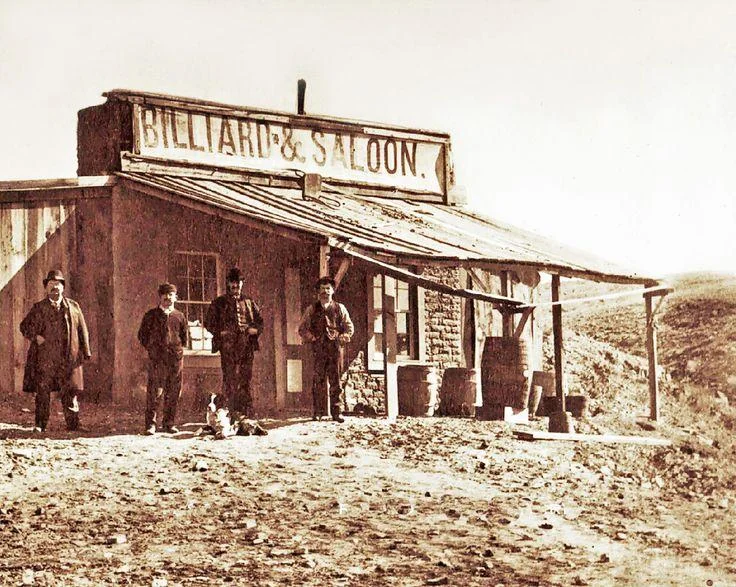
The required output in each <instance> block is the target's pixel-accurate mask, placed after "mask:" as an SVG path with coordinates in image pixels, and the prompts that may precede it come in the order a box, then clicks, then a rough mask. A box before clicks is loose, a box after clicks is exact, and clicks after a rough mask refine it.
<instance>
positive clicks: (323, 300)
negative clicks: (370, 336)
mask: <svg viewBox="0 0 736 587" xmlns="http://www.w3.org/2000/svg"><path fill="white" fill-rule="evenodd" d="M316 289H317V301H315V302H314V303H313V304H311V305H310V306H309V307H308V308H307V309H306V311H305V312H304V315H303V316H302V320H301V323H300V324H299V336H301V337H302V340H303V341H305V342H309V343H311V344H312V351H313V353H314V379H313V380H312V405H313V413H312V419H314V420H317V419H319V418H321V417H322V416H323V415H326V414H327V384H328V383H329V386H330V411H331V413H332V419H333V420H335V421H336V422H343V421H344V420H343V417H342V411H343V401H344V400H343V397H342V387H341V385H340V375H341V373H340V371H341V369H342V354H343V346H344V345H345V344H346V343H348V342H350V339H351V338H352V336H353V332H354V327H353V322H352V321H351V320H350V314H348V311H347V309H346V308H345V306H343V305H342V304H341V303H340V302H337V301H335V300H333V299H332V296H333V294H334V293H335V280H334V279H332V277H321V278H320V279H319V281H317V284H316Z"/></svg>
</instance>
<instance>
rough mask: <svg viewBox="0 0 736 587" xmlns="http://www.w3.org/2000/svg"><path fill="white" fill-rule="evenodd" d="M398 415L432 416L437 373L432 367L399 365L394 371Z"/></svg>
mask: <svg viewBox="0 0 736 587" xmlns="http://www.w3.org/2000/svg"><path fill="white" fill-rule="evenodd" d="M396 379H397V387H398V394H399V415H401V416H432V415H434V410H435V408H436V407H437V373H436V371H435V368H434V365H426V364H421V363H419V364H408V365H399V367H398V369H397V371H396Z"/></svg>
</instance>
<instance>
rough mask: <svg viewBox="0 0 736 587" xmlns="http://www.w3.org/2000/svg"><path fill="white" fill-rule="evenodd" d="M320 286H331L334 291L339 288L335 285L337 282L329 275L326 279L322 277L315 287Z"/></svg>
mask: <svg viewBox="0 0 736 587" xmlns="http://www.w3.org/2000/svg"><path fill="white" fill-rule="evenodd" d="M320 285H331V286H332V289H335V288H336V287H337V284H336V283H335V280H334V279H332V277H330V276H329V275H325V276H324V277H320V278H319V279H318V280H317V283H316V284H315V287H319V286H320Z"/></svg>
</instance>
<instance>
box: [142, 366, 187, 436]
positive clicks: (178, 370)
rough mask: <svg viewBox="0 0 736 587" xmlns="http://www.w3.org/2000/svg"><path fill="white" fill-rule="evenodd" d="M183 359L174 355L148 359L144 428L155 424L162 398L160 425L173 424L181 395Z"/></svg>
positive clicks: (167, 425)
mask: <svg viewBox="0 0 736 587" xmlns="http://www.w3.org/2000/svg"><path fill="white" fill-rule="evenodd" d="M183 370H184V361H183V360H182V359H178V358H176V357H165V358H161V359H149V360H148V383H147V385H146V428H148V427H150V426H151V425H155V424H156V420H157V419H158V415H157V414H158V412H159V410H160V409H161V400H162V399H163V404H164V406H163V408H164V409H163V416H162V421H161V425H162V426H163V427H164V428H169V427H171V426H173V425H174V420H175V419H176V408H177V405H178V404H179V397H180V396H181V381H182V372H183Z"/></svg>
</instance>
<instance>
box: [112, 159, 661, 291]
mask: <svg viewBox="0 0 736 587" xmlns="http://www.w3.org/2000/svg"><path fill="white" fill-rule="evenodd" d="M118 175H119V176H120V177H123V178H126V179H129V180H132V181H134V182H139V183H141V184H145V185H147V186H149V187H153V188H156V189H160V190H164V191H166V192H169V193H174V194H178V195H179V196H181V197H184V198H189V199H193V200H196V201H198V202H200V203H205V204H208V205H211V206H215V207H217V208H221V209H225V210H229V211H231V212H236V213H238V214H242V215H244V216H247V217H249V218H251V219H255V220H258V221H262V222H264V223H268V224H272V225H276V226H281V227H284V228H287V229H291V230H295V231H299V232H302V233H308V234H310V235H314V236H319V237H323V238H325V239H326V240H327V241H329V242H331V243H332V244H335V245H339V246H341V247H343V248H344V247H345V246H349V247H354V248H356V249H359V250H361V251H364V252H367V253H369V254H371V253H372V254H388V255H391V256H394V257H397V258H399V259H402V260H405V261H406V260H410V259H416V260H421V259H424V260H429V259H432V260H450V261H451V260H456V261H458V262H460V263H465V264H467V265H470V264H473V262H476V263H490V264H498V265H508V266H518V265H523V266H527V267H532V268H536V269H538V270H542V271H551V272H559V273H561V274H562V275H568V276H574V277H587V278H589V279H597V280H601V281H619V282H631V283H648V282H651V281H656V280H654V279H652V278H650V277H645V276H641V275H637V274H636V273H633V272H630V271H627V270H626V269H624V268H621V267H618V266H616V265H614V264H612V263H608V262H606V261H602V260H600V259H597V258H595V257H594V256H592V255H589V254H587V253H585V252H583V251H579V250H576V249H574V248H571V247H567V246H565V245H562V244H560V243H558V242H556V241H553V240H551V239H548V238H545V237H542V236H539V235H537V234H535V233H532V232H529V231H525V230H522V229H519V228H516V227H513V226H510V225H507V224H502V223H500V222H497V221H495V220H492V219H490V218H487V217H484V216H482V215H480V214H477V213H475V212H472V211H470V210H468V209H466V208H462V207H456V206H446V205H440V204H430V203H424V202H415V201H411V200H402V199H387V198H377V197H366V196H359V195H356V194H353V193H351V192H350V191H348V190H346V189H344V188H337V187H335V186H330V185H326V184H324V183H323V185H322V191H321V192H320V194H319V196H318V197H316V198H310V199H305V198H304V197H303V195H302V191H301V190H298V189H287V188H278V187H273V186H268V187H265V186H261V185H255V184H252V183H247V182H244V181H227V180H219V179H209V178H200V177H181V176H172V175H157V174H150V173H134V172H123V173H119V174H118Z"/></svg>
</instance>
